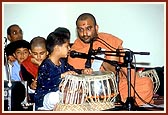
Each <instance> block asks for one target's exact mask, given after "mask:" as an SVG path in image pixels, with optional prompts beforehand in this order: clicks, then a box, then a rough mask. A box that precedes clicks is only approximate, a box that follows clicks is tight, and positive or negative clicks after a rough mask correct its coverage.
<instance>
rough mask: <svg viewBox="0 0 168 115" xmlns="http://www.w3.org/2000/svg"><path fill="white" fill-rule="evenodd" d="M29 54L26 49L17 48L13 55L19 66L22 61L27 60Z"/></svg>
mask: <svg viewBox="0 0 168 115" xmlns="http://www.w3.org/2000/svg"><path fill="white" fill-rule="evenodd" d="M29 54H30V53H29V50H28V49H27V48H17V50H16V51H15V53H14V54H13V55H14V56H15V58H16V59H17V60H18V62H19V64H21V63H22V62H23V61H24V60H26V59H27V58H28V56H29Z"/></svg>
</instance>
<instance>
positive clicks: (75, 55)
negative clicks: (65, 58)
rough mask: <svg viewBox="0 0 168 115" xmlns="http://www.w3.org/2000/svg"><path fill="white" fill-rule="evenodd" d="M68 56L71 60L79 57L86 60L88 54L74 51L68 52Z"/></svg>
mask: <svg viewBox="0 0 168 115" xmlns="http://www.w3.org/2000/svg"><path fill="white" fill-rule="evenodd" d="M70 56H71V57H72V58H76V57H79V58H88V54H85V53H81V52H77V51H74V50H73V51H71V52H70Z"/></svg>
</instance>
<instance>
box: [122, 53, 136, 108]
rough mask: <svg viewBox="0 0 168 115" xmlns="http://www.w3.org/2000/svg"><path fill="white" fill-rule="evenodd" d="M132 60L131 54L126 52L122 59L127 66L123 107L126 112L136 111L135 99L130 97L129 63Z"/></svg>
mask: <svg viewBox="0 0 168 115" xmlns="http://www.w3.org/2000/svg"><path fill="white" fill-rule="evenodd" d="M132 60H133V52H131V51H126V52H125V57H124V63H126V64H127V84H128V97H127V100H126V102H125V107H126V109H128V111H131V110H136V109H137V105H135V99H134V98H133V97H131V62H132Z"/></svg>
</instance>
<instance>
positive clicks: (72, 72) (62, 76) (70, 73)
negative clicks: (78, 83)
mask: <svg viewBox="0 0 168 115" xmlns="http://www.w3.org/2000/svg"><path fill="white" fill-rule="evenodd" d="M66 75H78V73H76V72H75V71H67V72H65V73H62V74H61V78H64V77H65V76H66Z"/></svg>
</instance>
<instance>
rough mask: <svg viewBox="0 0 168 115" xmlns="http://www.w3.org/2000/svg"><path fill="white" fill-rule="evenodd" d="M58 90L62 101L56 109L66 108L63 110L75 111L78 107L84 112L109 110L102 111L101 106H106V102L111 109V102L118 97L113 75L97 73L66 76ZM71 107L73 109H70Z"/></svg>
mask: <svg viewBox="0 0 168 115" xmlns="http://www.w3.org/2000/svg"><path fill="white" fill-rule="evenodd" d="M60 90H61V92H62V96H61V97H62V99H61V102H60V105H59V104H58V106H57V107H59V106H61V107H59V108H66V109H64V110H69V109H70V108H71V110H74V109H75V110H76V109H77V107H78V108H79V107H80V110H81V108H82V109H83V108H85V110H86V111H87V110H103V109H109V108H103V109H102V107H103V104H106V105H107V102H109V104H110V107H111V104H112V102H113V101H114V99H115V97H116V96H117V95H118V89H117V84H116V79H115V75H114V73H109V72H98V71H96V72H93V74H91V75H86V74H80V75H67V76H65V78H64V80H63V81H62V82H61V87H60ZM102 103H103V104H102ZM61 104H62V105H61ZM68 105H69V106H68ZM73 105H74V106H75V107H74V108H73V109H72V107H73ZM76 105H78V106H76ZM88 105H89V106H88ZM98 105H99V106H100V107H99V108H97V107H98ZM65 106H66V107H65ZM81 106H83V107H81ZM84 106H85V107H84ZM56 110H58V109H56ZM61 110H63V109H61Z"/></svg>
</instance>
